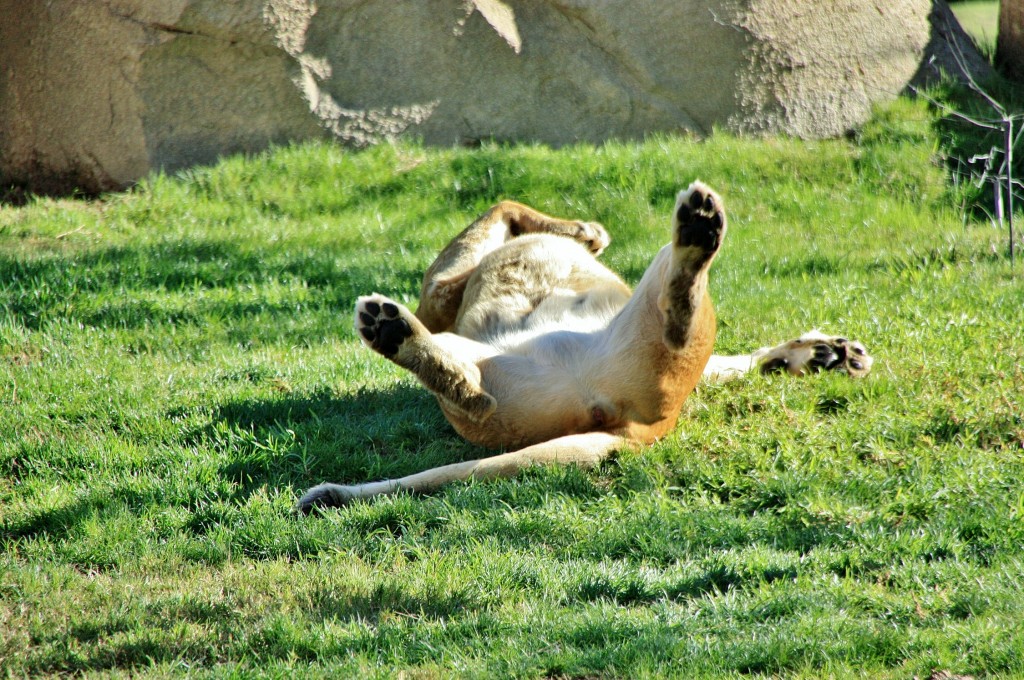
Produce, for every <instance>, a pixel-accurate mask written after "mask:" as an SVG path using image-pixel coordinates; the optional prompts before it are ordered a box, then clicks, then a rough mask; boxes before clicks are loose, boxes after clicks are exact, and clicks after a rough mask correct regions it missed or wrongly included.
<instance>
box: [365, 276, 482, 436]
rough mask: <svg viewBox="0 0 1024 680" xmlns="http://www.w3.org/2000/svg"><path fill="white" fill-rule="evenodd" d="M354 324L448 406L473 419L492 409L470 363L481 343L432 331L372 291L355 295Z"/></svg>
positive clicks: (375, 348) (479, 351)
mask: <svg viewBox="0 0 1024 680" xmlns="http://www.w3.org/2000/svg"><path fill="white" fill-rule="evenodd" d="M355 325H356V332H357V333H358V334H359V337H360V338H361V339H362V341H363V343H364V344H365V345H366V346H367V347H369V348H370V349H372V350H373V351H375V352H377V353H378V354H381V355H382V356H384V357H386V358H387V359H390V360H391V361H393V362H395V363H396V364H398V365H399V366H401V367H403V368H406V369H408V370H410V371H412V372H413V373H415V374H416V377H417V378H419V380H420V382H421V383H423V385H424V386H425V387H426V388H427V389H429V390H430V391H431V392H433V393H434V395H435V396H437V398H438V399H440V400H441V401H442V402H444V404H445V406H447V407H449V408H450V409H451V410H453V411H455V412H457V413H460V414H462V415H464V416H465V417H466V418H468V419H469V420H471V421H473V422H476V423H480V422H483V421H484V420H486V419H487V418H488V417H489V416H490V415H491V414H492V413H494V410H495V409H496V408H497V402H496V401H495V400H494V397H492V396H491V395H490V394H488V393H487V392H485V391H484V390H483V389H482V388H481V386H480V369H479V368H477V366H476V364H475V363H473V362H474V360H475V359H478V358H482V357H483V356H485V355H486V351H485V348H484V347H483V346H482V345H479V344H477V343H474V342H472V341H471V340H467V339H465V338H459V337H456V336H453V335H451V334H448V333H442V334H438V335H434V334H432V333H431V332H430V331H429V330H427V328H426V326H424V325H423V324H422V323H421V322H420V321H419V319H417V318H416V316H415V315H414V314H413V313H412V312H410V311H409V310H408V309H407V308H406V307H405V306H404V305H402V304H400V303H398V302H395V301H394V300H390V299H388V298H386V297H384V296H383V295H377V294H374V295H367V296H364V297H361V298H359V299H358V300H357V301H356V312H355Z"/></svg>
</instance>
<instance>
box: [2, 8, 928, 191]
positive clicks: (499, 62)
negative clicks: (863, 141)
mask: <svg viewBox="0 0 1024 680" xmlns="http://www.w3.org/2000/svg"><path fill="white" fill-rule="evenodd" d="M931 6H932V3H931V1H930V0H829V2H820V1H818V0H675V1H673V2H666V1H665V0H637V1H634V2H620V1H612V0H415V1H413V0H317V1H316V2H314V1H313V0H48V1H47V2H45V3H44V2H25V1H24V0H0V69H2V72H0V182H2V183H4V184H11V183H17V184H22V185H28V186H29V187H31V188H33V189H35V190H62V189H68V188H70V187H77V188H80V189H82V190H85V191H97V190H104V189H115V188H121V187H124V186H126V185H128V184H130V183H132V182H133V181H136V180H137V179H139V178H140V177H142V176H143V175H145V174H146V173H148V172H150V171H152V170H154V169H165V170H174V169H177V168H182V167H185V166H189V165H192V164H196V163H207V162H212V161H214V160H216V158H217V157H218V156H220V155H222V154H227V153H234V152H244V151H255V150H259V149H262V148H265V147H266V146H268V145H270V144H272V143H277V142H286V141H291V140H301V139H310V138H334V139H338V140H341V141H342V142H344V143H346V144H350V145H354V146H361V145H366V144H372V143H375V142H379V141H381V140H386V139H391V138H394V137H398V136H401V135H413V136H417V137H420V138H422V139H423V140H424V141H425V142H426V143H428V144H440V145H449V144H459V143H473V142H476V141H479V140H483V139H498V140H528V141H539V142H545V143H550V144H555V145H558V144H565V143H571V142H575V141H588V142H599V141H601V140H605V139H609V138H613V137H614V138H639V137H642V136H643V135H645V134H647V133H650V132H654V131H666V132H677V131H687V132H692V133H696V134H705V133H708V132H709V131H711V129H712V128H714V127H716V126H719V127H722V128H725V129H730V130H735V131H739V132H754V133H784V134H790V135H796V136H800V137H828V136H833V135H837V134H841V133H843V132H845V131H847V130H849V129H850V128H853V127H855V126H857V125H858V124H860V123H862V122H863V121H864V120H865V119H866V118H867V116H868V115H869V113H870V109H871V107H872V105H873V104H874V103H875V102H879V101H884V100H887V99H891V98H893V97H895V96H896V95H897V94H898V93H900V92H901V91H902V90H903V89H904V87H905V86H906V84H907V83H908V82H909V81H910V79H911V78H912V77H913V76H914V74H915V72H916V71H917V70H918V69H919V67H920V66H921V64H922V62H923V60H924V59H925V48H926V45H927V44H928V42H929V39H930V36H931V29H930V26H929V21H928V15H929V11H930V9H931Z"/></svg>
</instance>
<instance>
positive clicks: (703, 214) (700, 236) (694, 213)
mask: <svg viewBox="0 0 1024 680" xmlns="http://www.w3.org/2000/svg"><path fill="white" fill-rule="evenodd" d="M675 217H676V224H675V230H674V232H675V233H674V235H673V240H674V244H675V246H676V248H679V249H684V250H687V251H690V252H692V253H694V255H695V256H696V258H697V260H698V262H699V263H701V264H703V262H706V261H707V260H708V259H710V258H711V256H713V255H714V254H715V253H716V252H718V249H719V248H720V247H721V245H722V239H723V238H724V237H725V210H724V208H723V207H722V199H721V198H719V197H718V195H717V194H716V193H715V192H714V191H712V190H711V189H710V188H709V187H708V186H707V185H706V184H704V183H703V182H694V183H693V184H691V185H690V186H689V188H688V189H686V190H685V191H681V192H679V197H678V198H677V199H676V210H675Z"/></svg>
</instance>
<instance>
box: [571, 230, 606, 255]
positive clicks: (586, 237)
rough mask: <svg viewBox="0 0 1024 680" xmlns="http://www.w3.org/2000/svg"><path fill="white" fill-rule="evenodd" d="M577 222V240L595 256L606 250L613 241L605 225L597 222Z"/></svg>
mask: <svg viewBox="0 0 1024 680" xmlns="http://www.w3.org/2000/svg"><path fill="white" fill-rule="evenodd" d="M577 224H578V225H579V231H578V232H577V234H576V236H575V237H574V238H575V240H577V241H579V242H580V243H582V244H583V246H584V247H586V249H587V250H589V251H590V252H591V253H593V254H594V256H595V257H596V256H598V255H600V254H601V253H602V252H604V249H605V248H607V247H608V244H609V243H611V242H612V237H611V236H609V235H608V230H607V229H605V228H604V226H603V225H601V224H599V223H597V222H578V223H577Z"/></svg>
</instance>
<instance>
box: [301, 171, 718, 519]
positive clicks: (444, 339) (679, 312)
mask: <svg viewBox="0 0 1024 680" xmlns="http://www.w3.org/2000/svg"><path fill="white" fill-rule="evenodd" d="M577 224H585V223H577ZM477 225H478V226H479V225H480V222H478V223H477ZM472 230H473V227H470V229H469V230H467V232H463V234H462V235H461V236H460V237H459V238H457V239H456V241H455V242H453V244H452V245H450V246H449V248H447V249H446V250H445V251H444V252H442V255H441V256H440V257H439V258H438V261H439V262H440V265H439V264H438V263H435V266H433V267H432V268H431V271H432V272H434V274H435V275H436V273H437V272H438V271H442V270H445V271H447V270H448V269H451V267H448V269H446V267H447V265H446V262H447V263H449V264H450V263H452V262H454V263H455V264H456V265H458V267H454V269H459V268H461V270H462V271H461V273H459V274H458V275H459V276H463V277H465V279H466V280H465V282H462V283H461V284H459V285H461V290H459V291H458V297H459V306H460V309H461V307H462V305H463V300H462V297H463V295H466V285H467V284H468V283H469V282H470V280H471V278H472V273H473V271H474V270H475V268H476V266H477V265H479V264H480V261H481V259H482V258H483V256H484V255H486V254H487V253H486V252H482V251H483V250H485V249H484V248H481V247H478V246H479V243H476V245H475V246H473V248H475V251H474V252H473V253H469V254H467V252H466V251H467V249H469V250H472V249H473V248H469V246H470V245H472V244H467V242H466V241H467V239H465V238H464V237H465V236H466V234H467V233H470V232H472ZM601 231H602V232H603V230H601ZM724 234H725V216H724V212H723V209H722V205H721V200H720V199H719V198H718V197H717V196H716V195H715V194H714V193H713V192H712V191H711V190H710V189H708V188H707V187H706V186H704V185H703V184H700V183H694V184H693V185H691V187H690V189H689V190H687V191H685V192H681V193H680V196H679V198H678V200H677V203H676V207H675V210H674V214H673V233H672V243H671V244H670V245H669V246H666V247H665V248H664V249H662V251H661V252H660V253H659V254H658V256H657V257H656V258H655V260H654V262H653V263H652V264H651V266H650V267H649V268H648V271H647V273H646V274H645V275H644V277H643V279H642V280H641V282H640V285H639V287H638V289H637V292H636V294H635V295H634V296H633V297H632V298H630V299H629V301H628V302H627V303H626V304H625V307H624V308H623V309H622V311H621V312H620V313H619V314H618V315H617V316H616V317H615V318H614V320H613V321H612V322H611V323H610V325H609V326H608V327H607V328H606V329H604V330H601V331H596V332H586V333H569V334H565V333H544V334H541V335H540V336H538V337H536V338H533V339H532V340H531V341H528V342H525V343H523V344H522V345H521V346H517V347H515V348H514V349H511V350H509V351H508V352H507V353H500V354H499V353H496V352H495V351H494V350H493V349H492V348H489V346H488V345H485V344H482V343H477V342H474V341H472V340H468V339H466V338H461V337H459V336H454V335H452V334H450V333H441V334H436V335H435V334H431V333H430V331H429V330H428V327H427V326H426V325H424V323H421V322H419V320H418V319H417V318H416V317H414V316H413V315H412V314H411V313H410V312H409V311H408V310H407V309H405V308H404V307H402V306H401V305H398V304H397V303H394V302H392V301H390V300H387V299H386V298H381V297H379V296H371V297H369V298H361V299H360V301H359V306H358V309H357V327H358V328H359V332H360V334H361V336H362V337H363V339H364V341H365V342H366V343H367V344H369V345H370V346H371V347H372V348H373V349H375V350H376V351H378V352H379V353H381V354H383V355H384V356H386V357H388V358H389V359H391V360H393V361H395V362H396V363H398V364H399V365H402V366H404V367H406V368H408V369H410V370H412V371H413V372H414V373H416V375H417V376H418V377H419V378H420V380H421V382H423V383H424V385H425V386H426V387H428V389H431V391H433V392H434V394H435V395H437V397H438V400H439V402H440V404H441V406H442V409H443V410H444V411H445V414H446V415H447V416H448V418H449V420H450V421H451V422H452V424H453V425H455V427H456V429H458V430H459V431H460V433H462V434H463V435H464V436H467V437H468V438H469V439H471V440H473V441H477V442H478V443H485V444H489V445H498V446H500V445H501V444H502V442H523V443H526V444H527V445H526V446H525V448H522V449H519V450H517V451H513V452H511V453H505V454H501V455H498V456H492V457H490V458H485V459H481V460H476V461H468V462H464V463H455V464H453V465H447V466H443V467H440V468H435V469H433V470H427V471H425V472H421V473H417V474H414V475H409V476H408V477H403V478H401V479H397V480H386V481H382V482H372V483H369V484H361V485H357V486H341V485H337V484H322V485H320V486H317V487H314V488H313V489H310V490H309V491H308V492H307V493H306V494H305V495H304V496H303V497H302V498H301V499H300V500H299V504H298V507H299V508H300V509H301V510H302V511H303V512H308V511H309V510H311V509H312V508H313V507H318V506H334V505H341V504H344V503H346V502H348V501H349V500H352V499H353V498H366V497H370V496H374V495H377V494H381V493H391V492H394V491H397V490H403V489H404V490H410V491H426V490H431V489H434V488H437V487H438V486H441V485H443V484H445V483H448V482H451V481H455V480H462V479H468V478H478V479H479V478H490V477H494V476H510V475H514V474H516V473H517V472H519V471H520V470H522V469H523V468H526V467H529V466H531V465H535V464H541V463H549V462H563V463H564V462H574V463H577V464H581V465H593V464H595V463H597V462H599V461H600V460H602V459H603V458H605V457H606V456H607V455H608V454H609V453H611V452H612V451H614V450H615V449H617V448H619V447H620V446H621V445H622V444H623V443H625V442H627V441H630V440H632V441H651V440H653V439H655V438H656V437H658V436H660V435H662V434H664V433H665V432H667V431H668V430H669V429H670V428H671V427H672V426H673V425H674V423H675V421H676V419H677V417H678V414H679V410H680V408H681V406H682V403H683V401H684V400H685V398H686V397H687V396H688V395H689V393H690V392H691V391H692V390H693V388H694V386H695V385H696V383H697V381H698V380H699V379H700V377H701V371H702V369H703V367H704V364H705V363H706V362H707V359H708V357H709V356H710V354H711V349H712V345H713V343H714V335H715V328H714V327H715V322H714V311H713V309H712V306H711V300H710V297H709V295H708V292H707V272H708V268H709V267H710V265H711V261H712V259H713V258H714V255H715V254H716V253H717V251H718V248H719V247H720V245H721V243H722V238H723V237H724ZM478 236H479V234H476V235H475V236H474V237H473V238H472V239H469V240H470V241H474V242H475V241H476V240H477V238H478ZM605 238H606V237H605ZM460 239H462V241H461V242H460ZM602 247H603V246H602ZM481 253H482V254H481ZM569 269H570V272H573V271H575V269H574V268H572V267H570V268H569ZM467 272H468V273H467ZM572 275H573V274H571V273H570V274H568V275H567V276H569V277H571V276H572ZM594 275H595V276H596V277H597V278H598V279H600V280H602V282H604V283H607V281H605V280H604V279H603V277H602V276H601V275H600V274H599V273H595V274H594ZM608 276H609V277H610V278H609V279H608V280H609V281H610V280H612V279H614V280H615V281H618V278H617V277H615V276H614V274H611V272H608ZM449 281H450V279H449ZM565 283H570V281H566V282H565ZM434 284H438V281H437V279H436V276H435V277H434V279H433V280H432V278H431V274H428V277H427V278H426V279H425V282H424V299H423V301H422V302H421V307H422V306H423V305H424V304H427V305H429V304H431V301H432V300H433V297H434V296H433V294H432V293H431V291H430V290H428V287H429V286H433V288H432V290H433V292H436V290H437V287H438V286H437V285H434ZM438 285H440V286H442V288H443V285H444V283H440V284H438ZM550 288H551V291H552V294H554V292H555V291H558V290H563V289H565V290H569V291H572V290H573V288H572V286H560V285H557V282H555V283H554V284H552V285H551V286H550ZM586 295H587V293H586V292H585V291H582V292H581V296H582V297H581V298H580V299H581V300H585V299H586ZM440 297H441V298H442V301H441V303H439V304H437V305H436V306H435V311H437V310H440V312H439V313H438V314H435V313H434V312H433V311H432V312H429V313H427V314H426V315H425V317H426V318H428V319H432V321H431V323H434V324H439V325H441V326H442V327H445V324H448V323H454V320H452V321H450V322H449V321H448V320H447V319H448V316H449V312H450V309H447V308H446V307H445V305H448V304H449V303H450V300H451V295H450V294H449V293H444V294H442V295H441V296H440ZM446 301H447V302H446ZM492 302H493V300H492ZM573 306H575V305H573ZM462 311H465V310H462ZM458 315H459V310H457V311H456V317H458ZM420 318H421V319H422V318H424V316H423V315H420ZM459 343H464V344H461V345H460V344H459ZM492 395H493V396H492ZM489 400H493V401H494V404H495V408H494V410H493V413H492V414H490V415H488V414H487V411H488V409H489V407H490V403H491V402H490V401H489ZM471 404H477V405H480V404H483V405H484V406H483V407H482V408H473V407H470V405H471ZM481 415H482V416H483V417H482V418H481V417H480V416H481ZM531 442H537V443H531Z"/></svg>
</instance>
